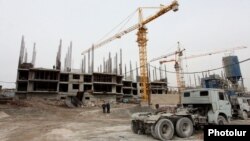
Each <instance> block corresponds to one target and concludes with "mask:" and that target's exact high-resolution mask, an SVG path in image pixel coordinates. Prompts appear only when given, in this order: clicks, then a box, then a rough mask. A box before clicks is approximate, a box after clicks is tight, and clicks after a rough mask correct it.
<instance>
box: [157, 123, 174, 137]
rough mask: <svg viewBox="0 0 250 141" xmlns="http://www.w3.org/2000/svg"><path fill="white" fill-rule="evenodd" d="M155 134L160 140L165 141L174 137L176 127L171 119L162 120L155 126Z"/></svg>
mask: <svg viewBox="0 0 250 141" xmlns="http://www.w3.org/2000/svg"><path fill="white" fill-rule="evenodd" d="M155 133H156V136H157V138H158V139H160V140H162V141H165V140H170V139H172V138H173V136H174V125H173V123H172V121H171V120H169V119H160V120H159V121H158V122H157V124H156V125H155Z"/></svg>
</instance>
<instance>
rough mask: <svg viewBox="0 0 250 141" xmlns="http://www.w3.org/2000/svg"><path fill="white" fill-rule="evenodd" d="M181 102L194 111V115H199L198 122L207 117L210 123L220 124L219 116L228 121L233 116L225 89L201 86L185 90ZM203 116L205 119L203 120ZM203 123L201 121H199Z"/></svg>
mask: <svg viewBox="0 0 250 141" xmlns="http://www.w3.org/2000/svg"><path fill="white" fill-rule="evenodd" d="M181 104H182V105H183V107H184V108H187V109H189V110H191V111H192V115H199V116H196V117H199V119H195V120H197V121H198V122H199V121H203V122H204V123H206V121H204V120H205V119H206V120H207V122H208V123H209V124H220V123H218V122H220V120H218V118H219V116H222V117H223V118H224V119H225V120H227V121H228V122H229V121H230V118H231V117H232V108H231V104H230V101H229V98H228V96H227V94H226V93H225V91H224V90H223V89H214V88H200V89H190V90H185V91H184V92H183V94H182V96H181ZM202 118H203V119H204V120H202ZM199 124H201V123H199Z"/></svg>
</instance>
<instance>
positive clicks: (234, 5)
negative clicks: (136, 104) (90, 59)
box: [0, 0, 250, 89]
mask: <svg viewBox="0 0 250 141" xmlns="http://www.w3.org/2000/svg"><path fill="white" fill-rule="evenodd" d="M170 2H171V1H170V0H105V1H104V0H73V1H72V0H0V57H1V58H0V64H1V66H2V67H1V73H0V81H10V82H14V81H15V80H16V72H17V62H18V55H19V50H20V43H21V36H22V35H24V36H25V41H26V48H27V49H28V53H29V58H28V59H29V60H31V53H32V48H33V47H32V46H33V43H34V42H36V44H37V61H36V67H49V68H52V66H53V65H54V64H55V58H56V52H57V48H58V45H59V40H60V38H61V39H62V40H63V52H62V54H63V55H62V58H64V56H65V54H66V50H67V47H68V46H69V43H70V41H73V65H74V68H79V67H80V60H81V58H82V56H81V52H82V51H83V50H85V49H86V48H88V47H90V46H91V44H92V43H95V42H96V41H97V40H98V39H100V38H101V37H103V35H105V34H106V33H107V32H108V31H110V30H111V29H112V28H114V27H115V26H116V25H117V24H119V23H120V22H121V21H122V20H124V19H125V18H126V17H127V16H128V15H129V14H131V13H132V12H133V11H135V9H136V8H137V7H139V6H159V5H160V4H164V5H165V4H169V3H170ZM179 4H180V6H179V11H178V12H176V13H174V12H169V13H167V14H165V15H163V16H162V17H160V18H159V19H157V20H155V21H153V22H152V23H150V24H149V25H147V27H148V32H149V33H148V39H149V41H148V59H152V58H154V57H157V56H160V55H162V54H165V53H169V52H173V51H174V50H175V49H176V46H177V44H176V42H177V41H180V42H181V46H182V47H183V48H185V49H186V50H187V51H186V55H187V56H188V55H191V54H198V53H203V52H206V51H213V50H218V49H220V48H232V47H237V46H247V47H250V41H249V39H250V38H249V37H250V27H249V25H250V1H249V0H240V1H238V0H209V1H208V0H206V1H205V0H179ZM150 13H151V14H153V13H154V10H147V11H146V12H145V17H146V16H147V15H149V14H150ZM136 22H137V15H134V17H133V19H132V20H131V21H130V22H129V23H128V25H127V26H126V27H128V26H130V25H133V24H135V23H136ZM135 34H136V31H134V32H132V33H130V34H128V35H125V36H124V38H122V39H121V40H117V41H114V42H112V43H110V44H108V45H107V46H105V47H103V48H101V49H98V50H97V51H96V55H95V64H100V63H101V61H102V57H103V56H107V55H108V52H109V51H111V52H112V53H113V54H112V55H113V56H114V53H115V52H118V50H119V49H120V48H123V52H124V56H123V59H124V62H125V63H127V65H128V63H129V61H130V60H133V62H134V63H133V67H135V61H136V60H138V47H137V44H136V42H135V40H136V35H135ZM249 50H250V48H248V49H244V50H239V51H236V52H235V54H236V55H238V56H239V60H243V59H246V58H248V57H249ZM223 56H224V54H223V53H222V54H218V55H214V56H208V57H201V58H196V59H190V60H187V61H184V66H185V67H184V71H200V70H207V69H212V68H216V67H220V66H221V65H222V62H221V60H222V59H221V58H222V57H223ZM186 64H187V65H186ZM153 65H157V63H155V64H153ZM186 66H187V67H186ZM167 68H168V70H171V71H173V70H174V68H173V63H169V64H167ZM241 68H242V74H243V77H244V78H245V83H246V86H247V87H248V89H250V74H249V73H248V70H249V69H250V65H249V62H246V63H243V64H242V65H241ZM168 76H169V79H170V85H172V86H174V85H176V82H175V81H176V80H175V75H174V74H168ZM186 77H188V76H186ZM191 77H192V78H193V76H191ZM192 83H193V82H192ZM0 84H2V85H4V86H5V87H11V86H13V84H6V83H0Z"/></svg>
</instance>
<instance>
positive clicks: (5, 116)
mask: <svg viewBox="0 0 250 141" xmlns="http://www.w3.org/2000/svg"><path fill="white" fill-rule="evenodd" d="M7 117H9V115H8V114H6V113H5V112H3V111H0V119H2V118H7Z"/></svg>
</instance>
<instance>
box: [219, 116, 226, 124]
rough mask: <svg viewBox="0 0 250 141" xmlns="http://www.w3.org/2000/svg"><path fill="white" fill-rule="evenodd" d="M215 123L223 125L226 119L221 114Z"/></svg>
mask: <svg viewBox="0 0 250 141" xmlns="http://www.w3.org/2000/svg"><path fill="white" fill-rule="evenodd" d="M217 124H218V125H225V124H227V120H226V119H225V118H224V117H223V116H220V115H219V116H218V119H217Z"/></svg>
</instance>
